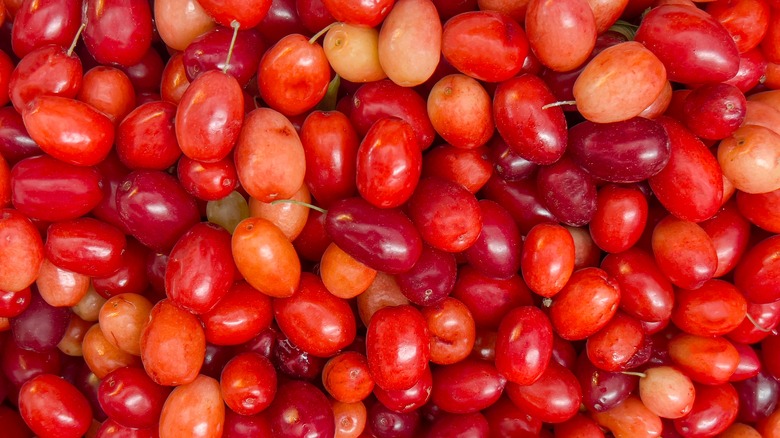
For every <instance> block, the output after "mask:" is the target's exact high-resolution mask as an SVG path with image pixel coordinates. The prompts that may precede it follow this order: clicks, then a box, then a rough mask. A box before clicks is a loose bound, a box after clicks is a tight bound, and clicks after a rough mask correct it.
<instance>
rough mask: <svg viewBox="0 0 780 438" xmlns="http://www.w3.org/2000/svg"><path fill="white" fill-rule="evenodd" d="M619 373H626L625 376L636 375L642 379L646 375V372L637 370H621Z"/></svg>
mask: <svg viewBox="0 0 780 438" xmlns="http://www.w3.org/2000/svg"><path fill="white" fill-rule="evenodd" d="M621 373H622V374H625V375H627V376H637V377H639V378H642V379H644V378H645V377H647V374H645V373H640V372H638V371H621Z"/></svg>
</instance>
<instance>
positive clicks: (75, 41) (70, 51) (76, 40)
mask: <svg viewBox="0 0 780 438" xmlns="http://www.w3.org/2000/svg"><path fill="white" fill-rule="evenodd" d="M86 27H87V23H81V26H79V30H78V31H76V36H75V37H73V42H72V43H70V47H68V56H72V55H73V51H74V50H76V44H78V43H79V37H81V32H84V29H85V28H86Z"/></svg>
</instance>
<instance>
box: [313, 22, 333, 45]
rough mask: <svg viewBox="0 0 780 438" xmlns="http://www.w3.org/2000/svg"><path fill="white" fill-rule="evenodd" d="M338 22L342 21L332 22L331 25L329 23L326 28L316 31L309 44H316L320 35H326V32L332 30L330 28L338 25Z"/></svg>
mask: <svg viewBox="0 0 780 438" xmlns="http://www.w3.org/2000/svg"><path fill="white" fill-rule="evenodd" d="M337 24H341V23H339V22H338V21H337V22H334V23H330V24H329V25H327V26H325V27H324V28H322V30H321V31H319V32H317V33H315V34H314V36H313V37H311V38H309V44H314V43H316V42H317V40H318V39H320V37H321V36H323V35H325V34H326V33H328V31H329V30H330V28H331V27H333V26H335V25H337Z"/></svg>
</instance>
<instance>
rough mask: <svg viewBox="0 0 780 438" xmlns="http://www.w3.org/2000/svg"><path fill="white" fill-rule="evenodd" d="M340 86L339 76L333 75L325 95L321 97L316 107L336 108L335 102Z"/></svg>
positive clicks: (330, 109) (323, 108)
mask: <svg viewBox="0 0 780 438" xmlns="http://www.w3.org/2000/svg"><path fill="white" fill-rule="evenodd" d="M340 86H341V78H340V77H339V75H335V76H333V79H331V81H330V84H328V91H327V92H326V93H325V97H323V98H322V100H321V101H320V103H319V104H317V109H318V110H320V111H333V110H335V109H336V103H338V100H339V87H340Z"/></svg>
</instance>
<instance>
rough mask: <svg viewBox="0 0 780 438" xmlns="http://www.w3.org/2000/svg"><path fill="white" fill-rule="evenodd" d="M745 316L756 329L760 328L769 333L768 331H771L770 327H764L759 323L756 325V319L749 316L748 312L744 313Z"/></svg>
mask: <svg viewBox="0 0 780 438" xmlns="http://www.w3.org/2000/svg"><path fill="white" fill-rule="evenodd" d="M745 318H747V320H748V321H750V322H751V323H752V324H753V325H754V326H755V327H756V328H757V329H758V330H761V331H762V332H764V333H769V332H771V331H772V329H767V328H764V327H761V326H760V325H758V323H757V322H756V320H755V319H753V317H752V316H750V313H745Z"/></svg>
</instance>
